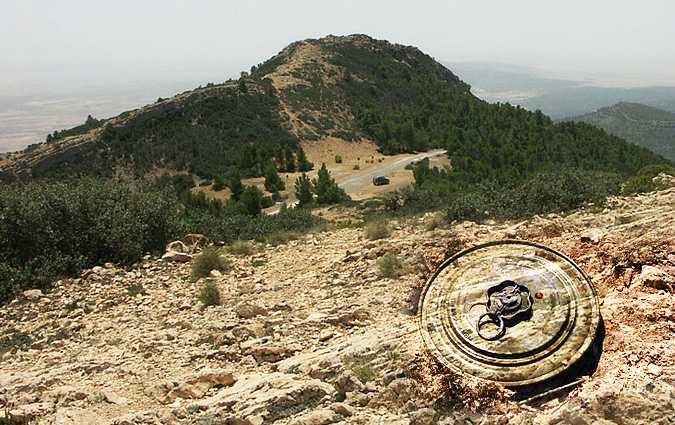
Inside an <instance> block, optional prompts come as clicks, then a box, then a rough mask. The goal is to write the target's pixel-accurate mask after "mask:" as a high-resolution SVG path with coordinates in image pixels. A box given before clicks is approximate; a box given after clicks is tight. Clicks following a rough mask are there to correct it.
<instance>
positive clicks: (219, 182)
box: [212, 176, 225, 192]
mask: <svg viewBox="0 0 675 425" xmlns="http://www.w3.org/2000/svg"><path fill="white" fill-rule="evenodd" d="M212 189H213V190H214V191H216V192H220V191H221V190H223V189H225V179H224V178H223V176H216V177H214V178H213V187H212Z"/></svg>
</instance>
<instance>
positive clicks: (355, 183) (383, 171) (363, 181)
mask: <svg viewBox="0 0 675 425" xmlns="http://www.w3.org/2000/svg"><path fill="white" fill-rule="evenodd" d="M445 153H446V150H444V149H435V150H431V151H428V152H422V153H418V154H416V155H413V156H409V157H406V158H401V159H398V160H396V161H394V162H391V163H384V164H378V165H377V166H375V167H373V168H369V169H367V170H364V171H362V172H358V171H357V172H354V173H353V174H351V175H350V176H349V177H348V178H346V179H343V180H341V179H340V178H339V177H336V178H335V181H337V182H338V185H339V186H340V187H341V188H343V189H344V190H345V192H347V193H356V192H359V191H361V190H363V189H365V188H367V187H369V186H371V185H372V184H373V177H376V176H385V177H387V176H390V175H392V174H393V173H394V172H396V171H400V170H403V169H405V166H406V165H408V164H410V163H411V162H414V161H421V160H423V159H424V158H433V157H435V156H439V155H443V154H445Z"/></svg>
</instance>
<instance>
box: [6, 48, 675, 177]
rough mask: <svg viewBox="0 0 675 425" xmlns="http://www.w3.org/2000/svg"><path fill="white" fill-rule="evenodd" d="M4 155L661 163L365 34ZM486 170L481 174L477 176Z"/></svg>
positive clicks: (263, 161) (108, 164)
mask: <svg viewBox="0 0 675 425" xmlns="http://www.w3.org/2000/svg"><path fill="white" fill-rule="evenodd" d="M57 136H58V137H51V136H50V141H49V142H48V143H45V144H43V145H40V146H36V147H33V148H32V149H29V150H27V151H26V152H24V153H23V154H19V155H15V156H14V158H13V159H12V160H10V161H6V162H5V163H4V164H0V169H2V170H3V171H4V174H5V175H10V176H11V175H31V174H32V175H54V174H63V173H66V174H73V173H84V174H101V175H109V174H110V173H111V172H112V170H113V168H114V167H119V166H125V167H127V168H131V169H133V170H135V172H136V173H137V174H139V175H143V174H145V173H147V172H148V171H151V170H152V169H153V168H156V167H159V168H162V169H174V170H188V171H191V172H193V173H195V174H197V175H199V176H201V177H205V178H211V177H217V176H222V175H227V174H228V173H230V172H231V171H232V170H236V171H238V172H239V173H240V174H241V175H244V176H246V175H250V176H252V175H261V174H262V173H263V170H264V169H265V168H266V167H267V165H268V164H269V163H273V164H274V165H275V166H276V167H277V168H278V169H286V168H288V166H287V162H288V163H291V164H292V163H294V162H295V161H296V158H297V156H298V153H299V147H298V143H297V141H298V140H299V139H320V138H322V137H324V136H335V137H340V138H345V139H350V140H354V139H359V138H369V139H372V140H374V141H375V142H376V143H377V144H378V145H379V147H380V149H381V151H382V152H383V153H387V154H391V153H397V152H412V151H420V150H425V149H428V148H430V147H444V148H447V149H448V150H449V152H450V156H451V159H452V161H453V163H454V164H455V168H456V169H457V171H458V172H463V173H470V174H473V175H474V176H475V177H477V178H478V177H479V176H485V175H490V176H496V175H502V174H505V173H506V174H508V175H509V176H511V177H522V176H523V175H525V174H527V173H528V172H531V171H534V170H537V169H542V168H549V167H552V166H553V167H559V166H563V167H575V168H583V169H585V170H601V171H613V172H618V173H619V174H622V175H628V174H631V173H634V172H635V171H637V170H638V169H639V168H641V167H643V166H645V165H649V164H652V163H659V162H662V161H663V159H662V158H659V157H658V156H655V155H653V154H651V153H650V152H648V151H647V150H645V149H641V148H638V147H636V146H634V145H631V144H627V143H625V142H623V141H622V140H620V139H619V138H617V137H614V136H610V135H607V134H605V133H604V132H602V131H598V130H596V129H595V128H593V127H591V126H588V125H585V124H574V123H565V124H555V123H553V122H552V121H551V120H550V119H549V118H548V117H546V116H544V115H543V114H541V113H539V112H527V111H525V110H523V109H521V108H516V107H512V106H510V105H505V104H488V103H486V102H483V101H481V100H479V99H478V98H476V97H475V96H473V95H472V94H471V93H470V88H469V86H468V85H467V84H465V83H463V82H462V81H461V80H460V79H459V78H458V77H457V76H455V75H454V74H453V73H452V72H451V71H450V70H448V69H446V68H445V67H444V66H442V65H441V64H439V63H438V62H436V61H435V60H434V59H433V58H431V57H430V56H428V55H426V54H424V53H423V52H421V51H420V50H419V49H417V48H415V47H409V46H401V45H397V44H391V43H389V42H386V41H380V40H374V39H372V38H370V37H367V36H363V35H354V36H347V37H333V36H329V37H325V38H322V39H319V40H304V41H300V42H296V43H293V44H291V45H290V46H288V47H287V48H286V49H284V50H283V51H282V52H281V53H279V54H278V55H277V56H275V57H273V58H271V59H270V60H268V61H267V62H264V63H262V64H260V65H258V66H254V67H252V69H251V74H250V75H248V74H246V73H245V74H243V75H242V77H241V79H239V80H238V81H229V82H226V83H224V84H220V85H209V86H207V87H203V88H198V89H195V90H193V91H190V92H186V93H182V94H180V95H177V96H175V97H173V98H171V99H165V100H162V99H160V100H158V102H156V103H155V104H153V105H148V106H145V107H143V108H141V109H138V110H134V111H129V112H126V113H124V114H122V115H120V116H118V117H115V118H111V119H108V120H104V121H98V120H94V121H92V120H88V121H87V123H86V124H85V125H83V126H80V127H78V128H76V129H72V130H66V131H62V132H59V133H57ZM481 178H482V177H481Z"/></svg>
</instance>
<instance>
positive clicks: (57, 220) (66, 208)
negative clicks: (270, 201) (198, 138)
mask: <svg viewBox="0 0 675 425" xmlns="http://www.w3.org/2000/svg"><path fill="white" fill-rule="evenodd" d="M180 211H181V208H180V205H179V204H178V202H177V200H176V198H175V196H172V194H171V193H168V192H167V191H166V190H161V189H158V188H154V187H149V186H147V185H145V184H141V183H138V182H124V181H112V180H111V181H103V180H96V179H89V178H87V179H80V180H69V181H59V182H52V181H33V182H30V183H14V184H4V185H2V186H0V240H1V241H2V243H1V244H0V302H3V301H6V300H8V299H10V298H11V297H12V296H13V295H14V294H16V292H17V291H19V290H21V289H25V288H27V287H29V286H30V287H41V288H45V287H46V286H47V285H48V284H49V283H50V282H51V281H52V280H54V279H56V278H58V277H59V276H63V275H69V274H74V273H78V272H79V271H80V270H81V269H82V268H86V267H92V266H94V265H96V264H101V263H104V262H116V263H122V264H129V263H132V262H134V261H136V260H138V259H139V258H141V256H143V255H144V254H145V253H147V252H161V251H163V249H164V247H165V245H166V243H167V242H168V241H169V240H170V239H171V238H172V237H173V236H175V235H176V234H178V233H179V231H180V228H181V225H180Z"/></svg>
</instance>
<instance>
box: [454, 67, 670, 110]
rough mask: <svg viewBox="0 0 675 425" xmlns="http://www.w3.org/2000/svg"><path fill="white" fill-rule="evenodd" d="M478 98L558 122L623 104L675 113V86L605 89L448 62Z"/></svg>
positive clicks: (535, 73)
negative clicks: (536, 111)
mask: <svg viewBox="0 0 675 425" xmlns="http://www.w3.org/2000/svg"><path fill="white" fill-rule="evenodd" d="M445 64H446V65H447V66H448V67H449V68H450V69H452V70H453V71H454V72H456V73H457V75H458V76H459V77H460V78H461V79H462V80H463V81H465V82H466V83H468V84H469V85H471V91H472V93H474V94H475V95H476V96H478V97H480V98H482V99H484V100H486V101H488V102H509V103H512V104H514V105H520V106H522V107H524V108H526V109H529V110H533V111H534V110H537V109H539V110H541V111H542V112H544V113H545V114H547V115H549V116H551V117H552V118H554V119H561V118H569V117H574V116H578V115H583V114H586V113H589V112H592V111H595V110H596V109H599V108H603V107H606V106H610V105H613V104H616V103H619V102H636V103H642V104H644V105H648V106H652V107H655V108H659V109H663V110H666V111H670V112H675V87H633V88H625V87H604V86H600V85H599V84H598V83H597V82H593V81H579V80H567V79H559V78H555V77H551V76H548V75H546V74H545V73H544V72H542V71H540V70H536V69H532V68H527V67H520V66H515V65H505V64H499V63H490V62H445Z"/></svg>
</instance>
